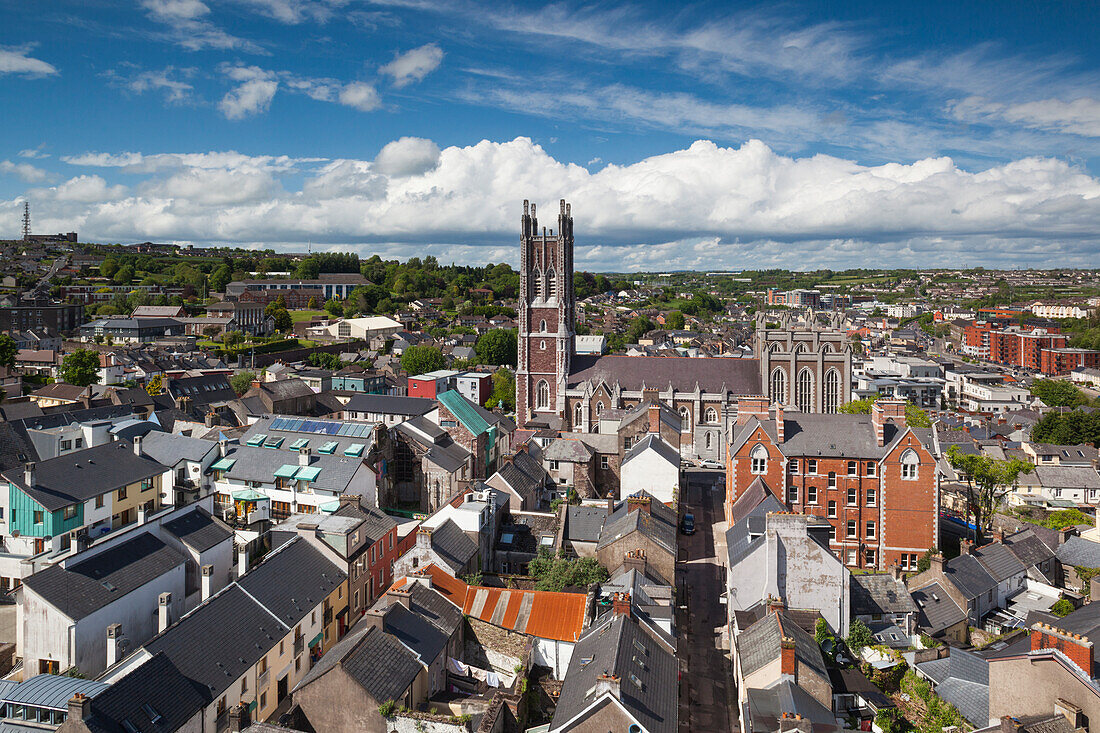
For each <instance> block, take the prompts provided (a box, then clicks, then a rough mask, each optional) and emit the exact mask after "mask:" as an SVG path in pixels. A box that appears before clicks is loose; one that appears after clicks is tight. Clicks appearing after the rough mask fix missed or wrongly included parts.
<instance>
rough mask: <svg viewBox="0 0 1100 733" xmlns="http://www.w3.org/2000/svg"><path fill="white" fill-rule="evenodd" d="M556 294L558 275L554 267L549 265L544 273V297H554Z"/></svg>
mask: <svg viewBox="0 0 1100 733" xmlns="http://www.w3.org/2000/svg"><path fill="white" fill-rule="evenodd" d="M557 296H558V275H557V273H556V272H554V268H553V267H551V268H550V270H549V271H547V273H546V297H547V298H556V297H557Z"/></svg>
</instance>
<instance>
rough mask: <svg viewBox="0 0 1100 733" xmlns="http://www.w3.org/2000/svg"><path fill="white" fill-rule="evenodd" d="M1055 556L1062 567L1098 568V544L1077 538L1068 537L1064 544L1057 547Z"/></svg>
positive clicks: (1099, 563)
mask: <svg viewBox="0 0 1100 733" xmlns="http://www.w3.org/2000/svg"><path fill="white" fill-rule="evenodd" d="M1056 555H1057V557H1058V560H1059V561H1060V562H1061V563H1062V564H1063V565H1073V566H1074V567H1084V568H1100V542H1093V541H1092V540H1086V539H1083V538H1081V537H1077V536H1073V537H1069V538H1067V539H1066V541H1065V544H1062V545H1059V546H1058V551H1057V553H1056Z"/></svg>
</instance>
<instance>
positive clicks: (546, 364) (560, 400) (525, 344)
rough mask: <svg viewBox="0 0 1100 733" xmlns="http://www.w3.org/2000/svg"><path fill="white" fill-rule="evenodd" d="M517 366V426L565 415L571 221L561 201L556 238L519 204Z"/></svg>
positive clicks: (569, 350)
mask: <svg viewBox="0 0 1100 733" xmlns="http://www.w3.org/2000/svg"><path fill="white" fill-rule="evenodd" d="M519 267H520V270H519V272H520V274H519V298H518V311H519V344H518V345H519V363H518V368H517V370H516V422H517V423H518V424H519V426H520V427H523V426H524V425H526V424H527V423H528V422H529V421H531V420H532V419H535V418H536V417H537V418H540V419H543V420H545V419H550V420H552V421H554V422H557V421H556V420H554V419H555V418H557V419H559V420H560V419H563V418H564V416H565V382H566V378H567V377H568V376H569V365H570V362H571V360H572V357H573V346H574V344H573V341H574V333H573V308H574V297H573V217H572V215H571V213H570V207H569V204H567V203H565V199H562V200H561V202H560V210H559V213H558V229H557V233H555V232H554V230H553V229H551V230H549V231H547V230H546V228H545V227H543V228H542V230H541V231H540V230H539V221H538V218H537V217H536V216H535V205H534V204H528V202H527V201H524V202H523V218H522V220H521V229H520V264H519Z"/></svg>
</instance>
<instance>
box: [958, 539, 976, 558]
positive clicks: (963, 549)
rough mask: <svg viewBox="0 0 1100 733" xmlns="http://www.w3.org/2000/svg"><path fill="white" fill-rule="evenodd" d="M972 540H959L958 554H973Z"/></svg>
mask: <svg viewBox="0 0 1100 733" xmlns="http://www.w3.org/2000/svg"><path fill="white" fill-rule="evenodd" d="M973 554H974V542H973V541H972V540H965V539H964V540H959V555H973Z"/></svg>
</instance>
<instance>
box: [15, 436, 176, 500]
mask: <svg viewBox="0 0 1100 733" xmlns="http://www.w3.org/2000/svg"><path fill="white" fill-rule="evenodd" d="M164 471H165V466H162V465H161V464H160V463H158V462H156V461H154V460H153V459H152V458H149V457H148V456H138V455H136V454H135V453H134V448H133V446H132V445H130V443H128V442H126V441H124V440H118V441H115V442H113V443H105V444H104V445H100V446H96V447H94V448H86V449H84V450H82V451H75V452H73V453H69V454H67V455H63V456H58V457H57V458H51V459H49V460H47V461H40V462H39V463H38V464H37V465H36V466H35V477H34V478H35V482H34V487H33V488H32V487H28V486H27V485H26V484H25V483H24V480H23V479H24V471H23V469H22V468H12V469H9V470H7V471H5V472H4V473H3V477H4V479H6V480H7V481H9V482H11V483H13V484H15V485H16V486H18V487H19V488H20V489H22V490H23V491H24V492H25V493H26V494H27V495H28V496H30V497H31V498H32V499H34V500H35V501H37V502H38V503H39V504H41V505H42V506H43V507H44V508H45V509H46V510H47V511H55V510H57V509H61V508H63V507H66V506H69V505H71V504H75V503H76V502H80V501H87V500H88V499H93V498H95V497H96V496H99V495H101V494H105V493H107V492H109V491H114V490H115V489H119V488H122V487H123V486H128V485H130V484H133V483H137V482H138V481H141V480H142V479H147V478H151V477H153V476H156V475H158V474H161V473H164Z"/></svg>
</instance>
